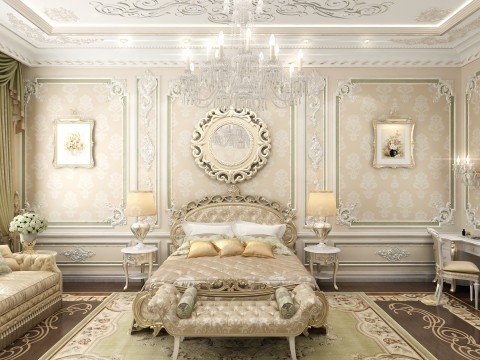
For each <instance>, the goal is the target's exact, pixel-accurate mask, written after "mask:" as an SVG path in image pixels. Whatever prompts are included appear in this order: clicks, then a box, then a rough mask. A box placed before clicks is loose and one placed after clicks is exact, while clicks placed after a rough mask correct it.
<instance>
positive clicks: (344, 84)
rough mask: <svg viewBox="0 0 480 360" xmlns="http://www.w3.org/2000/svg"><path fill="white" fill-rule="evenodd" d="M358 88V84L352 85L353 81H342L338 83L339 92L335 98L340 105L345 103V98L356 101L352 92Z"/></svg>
mask: <svg viewBox="0 0 480 360" xmlns="http://www.w3.org/2000/svg"><path fill="white" fill-rule="evenodd" d="M356 86H357V84H354V83H352V81H351V80H342V81H339V82H338V85H337V91H336V92H335V96H336V97H337V98H338V100H339V101H340V103H341V102H342V101H343V99H344V98H345V97H348V98H350V99H354V98H355V97H354V96H353V94H352V92H353V89H354V88H355V87H356Z"/></svg>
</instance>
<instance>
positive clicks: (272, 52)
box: [269, 34, 275, 59]
mask: <svg viewBox="0 0 480 360" xmlns="http://www.w3.org/2000/svg"><path fill="white" fill-rule="evenodd" d="M269 45H270V59H273V58H274V57H275V35H273V34H272V35H270V41H269Z"/></svg>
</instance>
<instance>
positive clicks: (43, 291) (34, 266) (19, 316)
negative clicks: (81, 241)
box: [0, 245, 62, 350]
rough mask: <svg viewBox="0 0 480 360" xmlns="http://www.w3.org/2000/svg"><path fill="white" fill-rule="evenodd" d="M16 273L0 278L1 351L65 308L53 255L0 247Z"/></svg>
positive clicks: (58, 271) (59, 273) (58, 273)
mask: <svg viewBox="0 0 480 360" xmlns="http://www.w3.org/2000/svg"><path fill="white" fill-rule="evenodd" d="M0 254H1V255H2V256H3V258H4V259H5V261H6V264H7V265H8V266H9V267H10V268H11V270H12V272H10V273H8V274H2V275H0V350H1V349H3V348H4V347H5V346H7V345H8V344H10V343H11V342H13V341H14V340H15V339H17V338H18V337H20V336H22V335H23V334H24V333H25V332H27V331H28V330H30V329H31V328H32V327H34V326H35V325H36V324H38V323H39V322H41V321H42V320H44V319H46V318H47V317H48V316H50V315H51V314H53V313H54V312H55V311H57V310H58V309H60V308H61V307H62V274H61V272H60V270H59V269H58V267H57V265H56V264H55V260H54V258H53V257H52V256H51V255H44V254H31V255H30V254H16V253H14V254H12V253H11V252H10V249H9V248H8V246H6V245H0Z"/></svg>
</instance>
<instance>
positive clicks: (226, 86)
mask: <svg viewBox="0 0 480 360" xmlns="http://www.w3.org/2000/svg"><path fill="white" fill-rule="evenodd" d="M223 12H224V14H225V15H226V16H227V17H228V18H229V20H230V22H231V24H232V27H231V30H232V34H231V35H232V36H231V38H230V41H229V46H226V36H225V33H224V32H223V31H221V32H220V33H219V34H218V37H217V40H216V44H215V46H214V45H212V44H211V43H209V44H207V46H206V53H205V55H204V59H203V61H198V60H197V61H196V64H197V65H196V66H195V65H194V63H193V58H192V54H191V52H190V50H189V49H186V51H185V53H184V59H185V70H184V72H183V73H182V74H181V75H180V77H179V79H177V80H176V81H174V82H172V83H171V94H172V95H173V96H175V97H179V98H180V99H181V101H182V102H183V103H184V104H187V105H195V106H200V107H224V108H229V107H234V108H253V109H260V110H264V109H266V108H267V103H268V102H270V101H271V102H272V103H273V104H274V105H275V106H277V107H288V106H291V105H296V104H299V103H300V100H301V99H302V97H303V96H304V95H305V92H306V88H307V81H306V78H305V74H304V72H303V67H302V65H303V52H302V50H300V51H299V52H298V57H297V60H296V61H295V62H294V63H291V64H287V65H284V64H283V63H282V62H281V61H280V56H279V52H280V47H279V46H278V43H277V41H276V39H275V36H274V35H273V34H272V35H271V36H270V39H269V42H268V53H267V54H264V53H263V52H262V51H259V50H258V49H254V48H253V46H252V37H253V28H254V27H253V25H254V22H255V17H256V16H261V15H262V12H263V0H253V1H252V0H225V1H224V6H223Z"/></svg>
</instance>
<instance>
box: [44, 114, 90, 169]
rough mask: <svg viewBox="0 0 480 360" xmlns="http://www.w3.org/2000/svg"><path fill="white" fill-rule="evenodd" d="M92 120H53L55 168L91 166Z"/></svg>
mask: <svg viewBox="0 0 480 360" xmlns="http://www.w3.org/2000/svg"><path fill="white" fill-rule="evenodd" d="M94 125H95V122H94V120H82V119H78V118H75V119H57V120H55V121H54V122H53V128H54V131H53V133H54V136H53V142H54V151H53V166H54V167H55V168H62V167H68V168H92V167H93V166H94V165H95V163H94V159H93V144H94V142H93V128H94Z"/></svg>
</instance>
